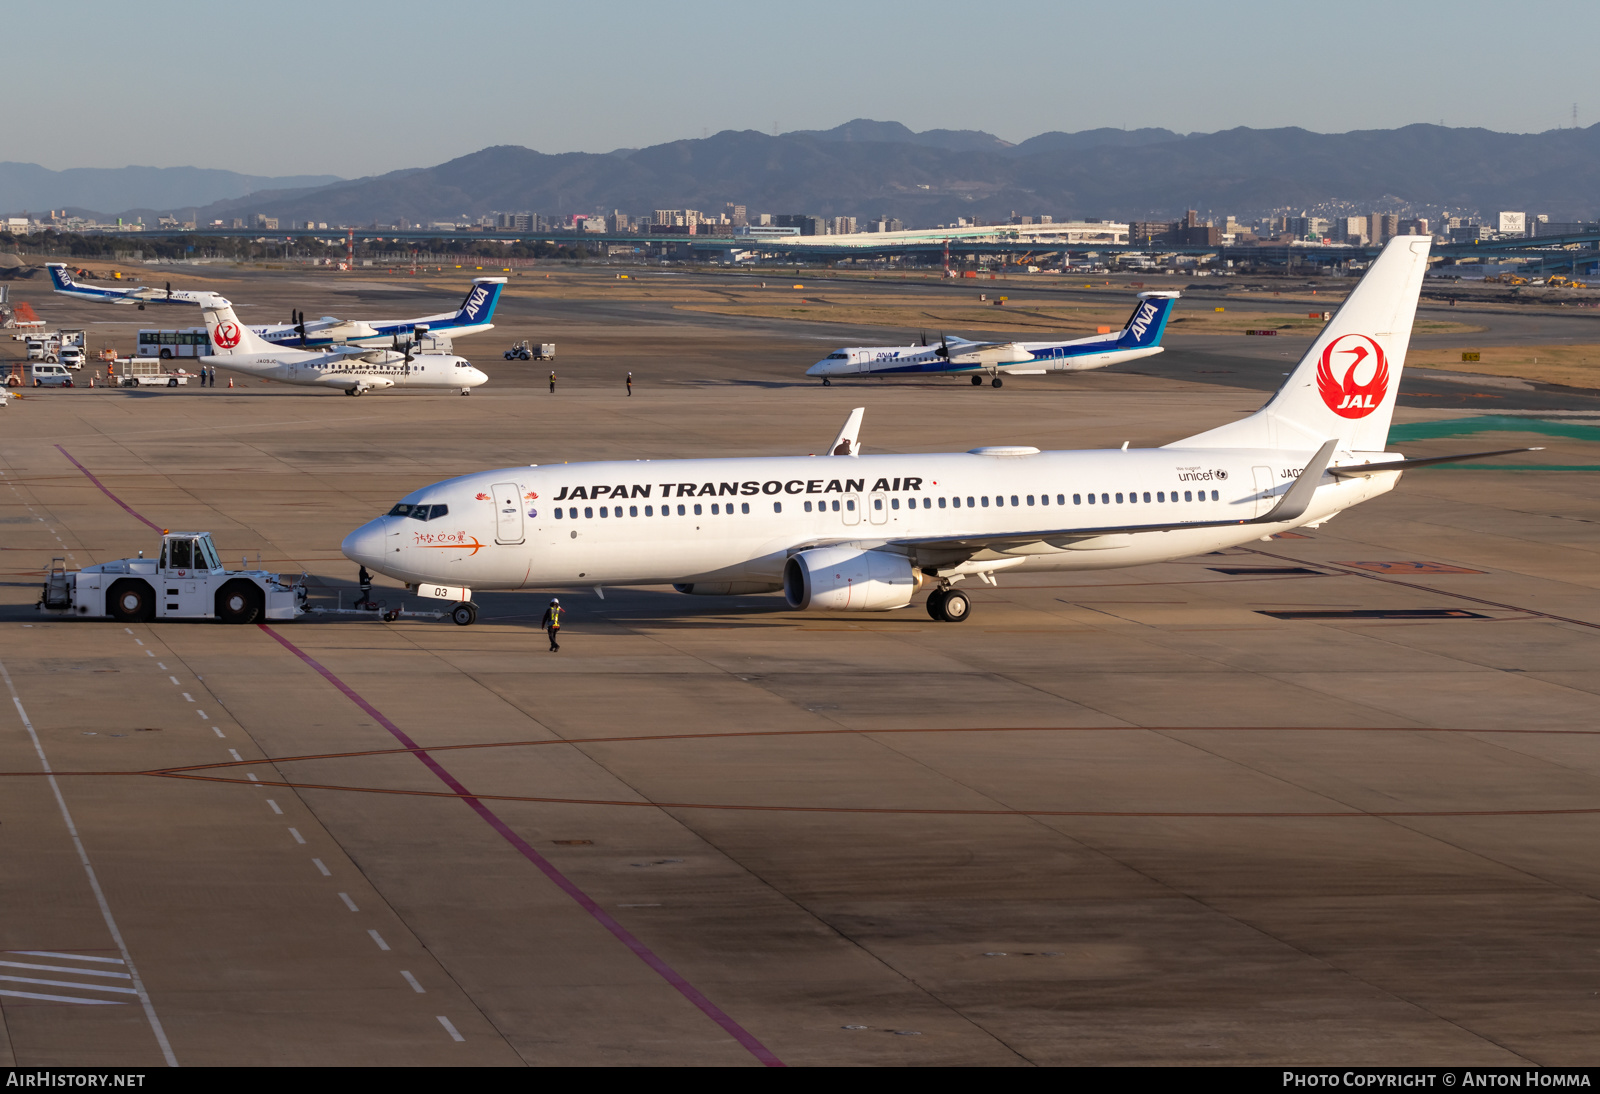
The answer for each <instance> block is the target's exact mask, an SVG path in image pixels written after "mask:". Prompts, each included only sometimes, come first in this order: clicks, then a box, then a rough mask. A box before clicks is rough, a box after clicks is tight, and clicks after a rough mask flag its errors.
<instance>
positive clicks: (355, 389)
mask: <svg viewBox="0 0 1600 1094" xmlns="http://www.w3.org/2000/svg"><path fill="white" fill-rule="evenodd" d="M347 390H348V392H349V394H351V395H354V396H355V397H356V398H358V399H359V398H360V397H361V389H360V388H358V387H353V388H349V389H347Z"/></svg>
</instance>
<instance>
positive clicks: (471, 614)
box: [450, 600, 478, 627]
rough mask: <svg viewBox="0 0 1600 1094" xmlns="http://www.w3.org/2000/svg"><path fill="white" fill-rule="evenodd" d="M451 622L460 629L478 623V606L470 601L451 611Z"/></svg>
mask: <svg viewBox="0 0 1600 1094" xmlns="http://www.w3.org/2000/svg"><path fill="white" fill-rule="evenodd" d="M450 621H451V622H452V623H454V624H455V625H456V626H458V627H470V626H472V624H474V623H476V622H477V621H478V606H477V605H476V604H474V603H473V602H472V601H470V600H466V601H463V602H462V603H460V604H457V605H456V606H455V607H454V608H452V609H450Z"/></svg>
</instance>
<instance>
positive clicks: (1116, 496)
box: [389, 490, 1222, 520]
mask: <svg viewBox="0 0 1600 1094" xmlns="http://www.w3.org/2000/svg"><path fill="white" fill-rule="evenodd" d="M1169 494H1170V496H1169ZM1085 497H1087V498H1088V503H1089V504H1090V505H1096V504H1099V505H1112V504H1116V505H1123V504H1127V505H1136V504H1138V503H1139V501H1140V500H1141V498H1142V499H1143V501H1144V502H1145V503H1146V504H1152V503H1153V504H1167V503H1170V502H1177V501H1187V502H1196V501H1205V500H1207V498H1206V491H1204V490H1185V491H1183V494H1182V497H1180V496H1179V493H1178V491H1176V490H1172V491H1166V490H1157V491H1155V493H1154V495H1152V494H1151V492H1150V491H1149V490H1145V491H1143V492H1142V494H1141V492H1140V491H1137V490H1130V491H1128V492H1127V493H1126V494H1125V495H1124V494H1120V493H1109V492H1108V493H1103V494H1088V495H1084V494H1074V495H1072V504H1073V505H1082V504H1084V498H1085ZM918 500H919V499H917V498H907V499H905V506H906V508H907V509H915V508H917V502H918ZM920 500H921V502H922V508H924V509H932V508H933V507H934V504H935V501H937V503H938V507H939V508H940V509H944V508H950V509H960V508H961V507H962V499H961V498H959V497H953V498H943V497H941V498H938V499H934V498H928V497H925V498H922V499H920ZM1210 500H1211V501H1220V500H1222V498H1221V495H1220V493H1218V491H1216V490H1213V491H1211V497H1210ZM900 501H901V499H899V498H890V499H889V508H890V509H896V510H897V509H899V508H900ZM1007 503H1008V498H1007V495H1004V494H997V495H995V496H994V498H993V499H991V498H990V497H989V496H988V495H982V496H973V497H968V498H967V499H966V503H965V504H966V507H967V508H968V509H980V508H982V509H987V508H989V507H990V506H991V505H993V506H994V507H995V508H997V509H1003V508H1005V507H1006V505H1007ZM733 504H734V503H733V502H731V501H730V502H726V503H720V502H712V503H711V515H712V516H722V515H728V516H732V515H733ZM803 504H804V506H805V511H806V512H807V513H810V512H818V513H827V512H830V511H831V512H834V513H838V512H841V511H842V512H846V513H853V512H855V511H856V499H855V498H853V497H850V498H843V499H840V498H833V499H830V500H826V501H818V502H816V503H815V505H816V508H815V509H814V510H813V508H812V505H813V503H812V502H809V501H808V502H804V503H803ZM1009 504H1010V505H1011V506H1012V507H1014V508H1021V507H1022V506H1024V505H1034V504H1038V505H1049V504H1050V495H1049V494H1040V495H1038V496H1037V497H1035V495H1033V494H1026V495H1021V494H1012V495H1010V496H1009ZM1055 504H1057V505H1066V504H1067V496H1066V495H1065V494H1057V495H1056V496H1055ZM872 506H873V508H874V509H875V510H878V511H881V510H882V509H883V499H882V498H873V499H872ZM599 508H600V517H601V519H606V518H608V517H621V516H622V515H623V507H622V506H620V505H602V506H600V507H599ZM643 508H644V515H645V516H647V517H653V516H655V515H656V511H655V510H656V507H655V506H653V505H646V506H644V507H643ZM429 509H430V507H429V506H426V505H396V506H395V507H394V509H393V510H391V511H390V513H389V515H390V516H392V517H399V516H406V515H408V514H409V515H410V516H412V517H415V518H416V519H418V520H432V519H434V518H435V517H442V516H444V515H445V513H446V512H448V509H447V508H446V507H445V506H443V505H435V506H432V507H431V509H432V512H431V513H430V512H428V511H429ZM639 509H640V507H639V506H637V505H630V506H628V507H627V515H628V516H630V517H637V516H639ZM672 509H673V507H672V506H670V505H663V506H661V514H660V515H661V516H663V517H670V516H672ZM677 510H678V516H680V517H683V516H689V515H691V510H692V514H693V515H694V516H697V517H698V516H704V515H705V513H704V506H702V505H701V504H699V503H698V502H697V503H695V504H694V505H679V506H678V507H677ZM772 511H773V512H774V513H781V512H783V502H781V501H775V502H773V503H772ZM739 512H740V513H749V512H750V503H749V502H747V501H744V502H740V503H739ZM424 514H427V515H424ZM594 516H595V507H594V506H584V508H583V519H585V520H593V519H594ZM555 518H556V519H557V520H577V519H579V518H578V509H577V507H576V506H573V507H571V508H566V509H563V508H562V507H559V506H558V507H557V508H556V511H555Z"/></svg>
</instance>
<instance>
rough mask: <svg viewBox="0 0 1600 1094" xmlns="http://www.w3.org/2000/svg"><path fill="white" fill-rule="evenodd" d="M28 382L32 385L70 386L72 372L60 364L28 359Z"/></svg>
mask: <svg viewBox="0 0 1600 1094" xmlns="http://www.w3.org/2000/svg"><path fill="white" fill-rule="evenodd" d="M28 384H29V385H30V386H32V387H72V386H73V384H72V374H71V373H70V372H68V371H67V370H66V368H65V367H63V366H61V365H52V364H50V363H48V362H38V361H30V362H29V363H28Z"/></svg>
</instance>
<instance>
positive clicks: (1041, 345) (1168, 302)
mask: <svg viewBox="0 0 1600 1094" xmlns="http://www.w3.org/2000/svg"><path fill="white" fill-rule="evenodd" d="M1177 299H1178V294H1177V293H1175V292H1142V293H1140V294H1139V303H1138V305H1137V306H1136V307H1135V308H1134V309H1133V314H1132V315H1130V316H1128V321H1127V323H1125V324H1124V325H1123V327H1122V330H1120V331H1118V332H1116V333H1114V334H1110V333H1108V334H1093V335H1090V336H1089V337H1087V338H1077V339H1073V340H1071V341H1067V342H972V341H969V340H967V339H965V338H955V339H952V338H945V337H941V338H940V339H939V344H938V345H936V346H930V345H920V346H850V347H846V348H845V349H837V350H834V351H833V352H832V353H830V354H828V356H826V357H824V358H823V359H822V360H820V361H818V362H817V363H816V364H814V365H812V366H811V367H810V368H808V369H806V375H807V376H820V377H822V382H823V384H824V385H828V384H831V383H832V382H833V381H834V380H835V379H838V378H841V377H849V376H930V375H951V374H959V375H970V376H971V377H972V382H973V384H975V385H976V384H981V383H983V378H984V377H985V376H988V377H989V378H990V379H989V382H990V383H991V384H993V385H994V386H995V387H999V386H1000V385H1001V379H1000V377H1001V376H1043V375H1044V374H1045V373H1047V372H1086V371H1088V370H1089V369H1094V368H1105V367H1106V366H1107V365H1120V364H1122V363H1124V362H1126V361H1137V360H1138V359H1139V358H1141V357H1149V356H1152V355H1153V354H1157V353H1160V352H1161V335H1162V333H1163V332H1165V331H1166V329H1167V320H1168V319H1169V318H1170V317H1171V315H1172V307H1173V303H1174V302H1175V301H1176V300H1177Z"/></svg>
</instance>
